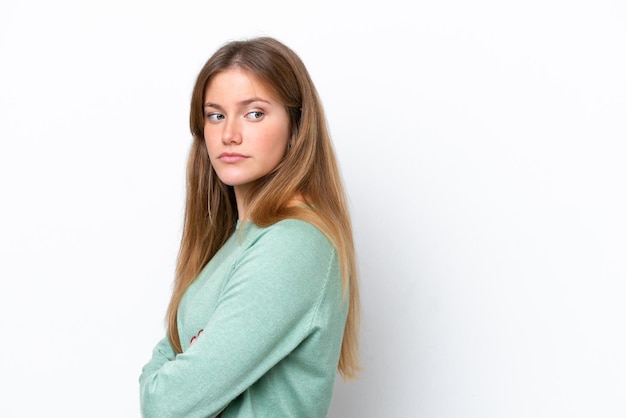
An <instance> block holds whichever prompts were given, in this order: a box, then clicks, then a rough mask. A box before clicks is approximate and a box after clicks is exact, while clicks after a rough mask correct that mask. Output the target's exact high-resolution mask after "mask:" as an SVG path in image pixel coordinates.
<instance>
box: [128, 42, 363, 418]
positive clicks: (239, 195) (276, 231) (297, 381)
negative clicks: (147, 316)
mask: <svg viewBox="0 0 626 418" xmlns="http://www.w3.org/2000/svg"><path fill="white" fill-rule="evenodd" d="M190 125H191V132H192V134H193V144H192V148H191V152H190V156H189V162H188V167H187V200H186V210H185V218H184V227H183V233H182V240H181V246H180V252H179V255H178V263H177V269H176V278H175V283H174V289H173V293H172V297H171V300H170V304H169V308H168V313H167V325H168V327H167V335H166V336H165V338H163V339H162V340H161V341H160V342H159V343H158V344H157V345H156V347H155V348H154V350H153V353H152V358H151V360H150V361H149V362H148V363H147V364H146V365H145V366H144V367H143V370H142V374H141V377H140V394H141V397H140V399H141V410H142V414H143V416H145V417H158V418H166V417H176V418H181V417H185V418H190V417H215V416H218V415H219V416H221V417H222V418H231V417H298V418H306V417H324V416H326V414H327V411H328V407H329V405H330V400H331V396H332V391H333V384H334V380H335V375H336V372H337V371H339V373H340V374H341V375H342V376H343V377H344V379H350V378H354V377H355V375H356V372H357V371H358V370H359V364H358V325H359V292H358V287H357V275H356V267H355V256H354V246H353V240H352V230H351V223H350V218H349V214H348V209H347V204H346V198H345V195H344V190H343V186H342V182H341V177H340V172H339V170H338V166H337V162H336V159H335V154H334V151H333V147H332V143H331V139H330V136H329V133H328V129H327V126H326V121H325V116H324V112H323V109H322V105H321V102H320V99H319V97H318V94H317V91H316V89H315V87H314V85H313V82H312V81H311V78H310V76H309V74H308V72H307V70H306V68H305V66H304V64H303V63H302V61H301V60H300V58H299V57H298V56H297V55H296V54H295V53H294V52H293V51H292V50H291V49H290V48H288V47H287V46H285V45H284V44H282V43H281V42H279V41H277V40H275V39H273V38H268V37H262V38H256V39H251V40H246V41H235V42H230V43H227V44H225V45H224V46H223V47H221V48H220V49H219V50H218V51H217V52H216V53H215V54H214V55H213V56H212V57H211V58H210V59H209V60H208V62H207V63H206V64H205V65H204V67H203V68H202V70H201V71H200V74H199V75H198V78H197V81H196V85H195V87H194V89H193V93H192V98H191V112H190Z"/></svg>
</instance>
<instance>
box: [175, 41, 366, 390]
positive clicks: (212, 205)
mask: <svg viewBox="0 0 626 418" xmlns="http://www.w3.org/2000/svg"><path fill="white" fill-rule="evenodd" d="M230 68H241V69H244V70H246V71H249V72H250V73H251V74H254V75H255V76H256V77H257V78H258V79H259V80H260V81H261V82H263V83H264V84H265V85H266V86H267V87H268V88H270V89H271V90H273V91H274V92H275V93H276V95H277V97H278V98H280V100H281V102H282V103H283V104H284V105H285V107H286V109H287V112H288V114H289V118H290V130H291V134H292V135H291V141H290V145H289V147H288V150H287V152H286V154H285V157H284V158H283V160H282V161H281V163H280V164H279V165H278V166H277V167H276V168H275V169H274V170H273V171H272V172H271V173H269V174H268V175H266V176H265V177H263V178H262V179H260V180H258V181H257V182H256V183H255V184H254V187H252V189H251V191H250V193H248V195H247V204H248V206H247V213H248V214H249V219H250V220H251V221H252V222H254V223H255V224H256V225H258V226H260V227H264V226H269V225H272V224H274V223H276V222H278V221H280V220H283V219H286V218H297V219H302V220H304V221H307V222H310V223H311V224H313V225H315V226H316V227H318V228H319V229H320V230H321V231H322V232H323V233H324V234H325V235H326V236H327V237H328V238H329V240H330V241H331V242H332V243H333V244H334V246H335V248H336V249H337V253H338V255H339V260H340V266H341V274H342V279H343V286H344V295H348V298H349V308H348V317H347V321H346V325H345V330H344V335H343V342H342V346H341V354H340V358H339V365H338V370H339V372H340V373H341V375H342V376H343V378H344V379H351V378H355V377H356V373H357V372H358V370H360V366H359V355H358V345H359V341H358V338H359V320H360V302H359V288H358V282H357V269H356V262H355V252H354V243H353V237H352V226H351V221H350V216H349V213H348V205H347V202H346V196H345V193H344V188H343V184H342V181H341V175H340V172H339V168H338V165H337V161H336V157H335V152H334V150H333V146H332V142H331V139H330V135H329V132H328V128H327V125H326V119H325V116H324V111H323V108H322V104H321V101H320V99H319V96H318V93H317V90H316V88H315V86H314V85H313V82H312V80H311V77H310V76H309V73H308V71H307V69H306V67H305V66H304V64H303V62H302V61H301V59H300V58H299V57H298V56H297V55H296V53H295V52H293V51H292V50H291V49H290V48H288V47H287V46H285V45H284V44H282V43H281V42H279V41H278V40H276V39H273V38H270V37H260V38H254V39H250V40H245V41H232V42H229V43H227V44H225V45H223V46H222V47H221V48H220V49H218V50H217V51H216V52H215V54H213V56H212V57H211V58H210V59H209V60H208V61H207V63H206V64H205V65H204V67H203V68H202V69H201V71H200V73H199V74H198V77H197V80H196V84H195V87H194V89H193V93H192V97H191V110H190V116H189V119H190V120H189V122H190V128H191V133H192V135H193V143H192V146H191V150H190V154H189V160H188V164H187V197H186V206H185V216H184V223H183V232H182V238H181V244H180V250H179V254H178V260H177V265H176V277H175V281H174V288H173V292H172V297H171V300H170V303H169V306H168V311H167V325H168V332H169V339H170V342H171V343H172V346H173V347H174V349H175V350H176V351H177V352H181V351H182V348H181V344H180V340H179V335H178V326H177V311H178V305H179V303H180V300H181V298H182V296H183V294H184V293H185V291H186V290H187V288H188V287H189V285H190V284H191V282H193V280H194V279H195V278H196V277H197V276H198V274H199V272H200V270H201V269H202V268H203V267H204V266H205V265H206V264H207V263H208V262H209V260H210V259H211V258H212V257H213V256H214V255H215V253H216V252H217V251H218V250H219V249H220V247H222V245H224V243H225V242H226V240H227V239H228V238H229V237H230V236H231V235H232V234H233V232H234V231H235V225H236V221H237V218H238V214H237V205H236V201H235V195H234V191H233V189H232V187H230V186H227V185H225V184H224V183H222V182H221V181H220V180H219V178H218V177H217V175H216V173H215V171H214V169H213V167H212V166H211V164H210V161H209V156H208V153H207V149H206V146H205V142H204V111H203V101H204V92H205V89H206V86H207V84H208V83H209V81H210V80H211V79H212V77H214V76H215V75H216V74H218V73H219V72H221V71H224V70H226V69H230ZM296 196H301V197H302V199H303V200H304V201H305V203H307V204H306V205H297V206H294V205H292V204H290V202H291V201H292V199H293V198H294V197H296Z"/></svg>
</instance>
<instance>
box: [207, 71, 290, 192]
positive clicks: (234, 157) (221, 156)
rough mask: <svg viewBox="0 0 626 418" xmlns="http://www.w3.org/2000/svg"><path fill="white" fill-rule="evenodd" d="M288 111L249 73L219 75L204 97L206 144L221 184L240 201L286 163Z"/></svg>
mask: <svg viewBox="0 0 626 418" xmlns="http://www.w3.org/2000/svg"><path fill="white" fill-rule="evenodd" d="M289 137H290V133H289V116H288V115H287V110H286V108H285V106H284V105H283V104H282V103H281V102H280V101H279V100H278V99H276V98H275V96H274V95H273V94H272V92H271V91H270V90H268V89H267V88H266V87H265V86H264V85H263V84H261V83H260V82H259V81H258V80H257V79H256V78H255V77H254V76H253V75H252V74H251V73H249V72H247V71H245V70H242V69H239V68H233V69H228V70H226V71H223V72H221V73H218V74H217V75H215V76H214V77H213V79H212V80H211V81H210V82H209V84H208V85H207V87H206V90H205V92H204V140H205V143H206V147H207V150H208V153H209V159H210V160H211V164H212V165H213V167H214V169H215V172H216V173H217V175H218V177H219V178H220V180H222V181H223V182H224V183H226V184H227V185H229V186H234V189H235V194H236V196H241V193H245V192H246V189H247V188H248V187H249V186H250V185H251V184H252V183H253V182H254V181H256V180H258V179H260V178H262V177H263V176H265V175H266V174H268V173H269V172H271V171H272V170H273V169H274V168H275V167H276V166H277V165H278V163H279V162H280V161H281V160H282V158H283V156H284V155H285V151H286V150H287V143H288V141H289Z"/></svg>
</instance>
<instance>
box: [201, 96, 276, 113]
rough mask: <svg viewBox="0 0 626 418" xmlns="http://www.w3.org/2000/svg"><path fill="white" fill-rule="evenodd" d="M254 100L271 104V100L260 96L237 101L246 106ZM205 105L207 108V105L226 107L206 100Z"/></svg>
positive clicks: (241, 105) (220, 108) (218, 107)
mask: <svg viewBox="0 0 626 418" xmlns="http://www.w3.org/2000/svg"><path fill="white" fill-rule="evenodd" d="M254 102H263V103H267V104H271V102H269V101H268V100H265V99H261V98H260V97H252V98H250V99H246V100H242V101H241V102H239V103H237V104H238V105H239V106H240V107H245V106H248V105H249V104H251V103H254ZM204 107H205V108H207V107H212V108H214V109H218V110H224V109H223V108H222V106H220V105H218V104H217V103H211V102H206V103H205V104H204Z"/></svg>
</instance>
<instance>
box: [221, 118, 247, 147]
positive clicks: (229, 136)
mask: <svg viewBox="0 0 626 418" xmlns="http://www.w3.org/2000/svg"><path fill="white" fill-rule="evenodd" d="M241 139H242V137H241V129H240V126H239V123H238V121H237V120H235V119H229V120H227V121H226V123H225V124H224V131H223V132H222V142H223V143H224V145H228V144H240V143H241Z"/></svg>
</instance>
